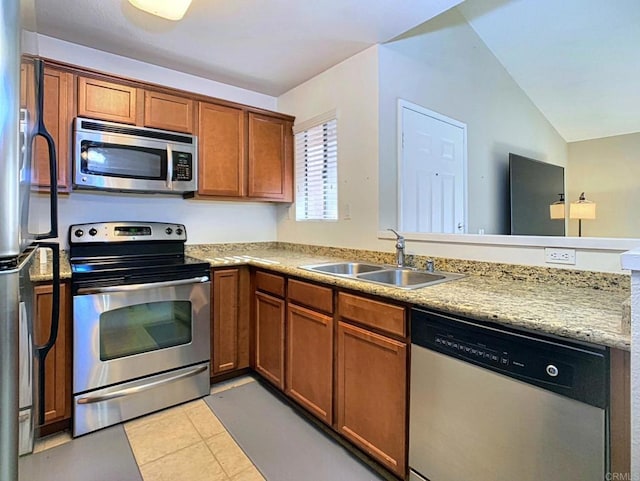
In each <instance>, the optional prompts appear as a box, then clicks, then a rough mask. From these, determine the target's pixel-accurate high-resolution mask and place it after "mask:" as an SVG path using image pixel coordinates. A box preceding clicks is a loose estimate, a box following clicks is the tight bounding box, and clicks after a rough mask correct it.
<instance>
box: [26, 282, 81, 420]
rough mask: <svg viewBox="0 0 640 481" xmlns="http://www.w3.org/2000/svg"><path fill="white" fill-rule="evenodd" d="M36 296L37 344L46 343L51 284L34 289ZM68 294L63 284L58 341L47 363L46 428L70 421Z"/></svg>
mask: <svg viewBox="0 0 640 481" xmlns="http://www.w3.org/2000/svg"><path fill="white" fill-rule="evenodd" d="M34 294H35V299H34V305H35V316H34V331H35V341H36V343H38V344H44V343H45V342H46V341H47V339H49V333H50V332H51V303H52V300H53V287H52V286H51V285H50V284H45V285H39V286H35V288H34ZM68 294H69V290H68V286H67V285H66V284H64V283H62V284H61V285H60V325H59V328H58V338H57V339H56V342H55V344H54V346H53V347H52V348H51V351H49V354H48V355H47V358H46V360H45V374H44V376H45V392H44V406H45V409H44V422H45V425H46V424H50V423H53V422H56V421H62V420H65V419H70V418H71V397H72V394H71V312H70V310H69V308H70V305H71V303H70V302H69V299H68Z"/></svg>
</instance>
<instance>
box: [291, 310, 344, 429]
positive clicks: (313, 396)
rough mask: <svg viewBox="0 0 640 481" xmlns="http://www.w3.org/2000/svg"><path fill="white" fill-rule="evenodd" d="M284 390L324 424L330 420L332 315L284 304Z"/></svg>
mask: <svg viewBox="0 0 640 481" xmlns="http://www.w3.org/2000/svg"><path fill="white" fill-rule="evenodd" d="M286 371H287V382H286V388H285V392H286V393H287V394H288V395H289V396H291V397H292V398H294V399H295V400H296V401H298V402H299V403H300V404H302V405H303V406H304V407H306V408H307V409H308V410H309V411H311V412H312V413H313V414H315V415H316V416H317V417H318V418H320V419H322V420H323V421H324V422H326V423H327V424H331V423H332V421H333V413H332V411H333V402H332V399H333V389H332V386H333V317H329V316H327V315H324V314H320V313H318V312H315V311H312V310H310V309H306V308H304V307H300V306H296V305H295V304H289V305H288V307H287V356H286Z"/></svg>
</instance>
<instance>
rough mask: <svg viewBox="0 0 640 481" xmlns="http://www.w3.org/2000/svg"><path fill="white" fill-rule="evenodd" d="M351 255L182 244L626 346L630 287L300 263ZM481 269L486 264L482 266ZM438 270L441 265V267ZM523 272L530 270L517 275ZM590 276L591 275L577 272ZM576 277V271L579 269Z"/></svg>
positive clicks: (222, 257)
mask: <svg viewBox="0 0 640 481" xmlns="http://www.w3.org/2000/svg"><path fill="white" fill-rule="evenodd" d="M247 246H250V247H247ZM351 252H353V255H351ZM356 253H357V251H349V250H344V249H331V248H325V249H320V250H319V251H318V252H309V251H304V249H303V250H302V251H298V250H296V249H288V248H281V247H278V245H277V244H275V243H273V244H266V247H260V245H257V247H256V245H248V244H238V245H235V246H234V245H233V244H224V245H220V246H218V245H207V246H187V254H188V255H190V256H191V257H195V258H198V259H201V260H204V261H206V262H209V263H210V264H211V266H213V267H224V266H232V265H251V266H255V267H262V268H265V269H269V270H272V271H276V272H280V273H282V274H286V275H290V276H296V277H299V278H304V279H309V280H312V281H317V282H322V283H324V284H327V285H333V286H338V287H343V288H348V289H353V290H356V291H361V292H364V293H368V294H373V295H378V296H381V297H385V298H388V299H390V300H396V301H401V302H407V303H411V304H414V305H415V306H417V307H424V308H428V309H434V310H438V311H445V312H449V313H451V314H457V315H461V316H466V317H470V318H474V319H477V320H479V321H490V322H495V323H500V324H506V325H511V326H514V327H520V328H525V329H528V330H532V331H539V332H541V333H548V334H554V335H557V336H561V337H564V338H568V339H575V340H580V341H586V342H591V343H594V344H600V345H604V346H609V347H614V348H618V349H623V350H627V351H628V350H630V348H631V336H630V334H629V333H628V332H624V331H623V328H622V318H623V304H624V302H625V301H626V299H628V297H629V291H628V290H625V289H624V288H612V289H603V288H600V287H599V288H592V287H583V286H582V285H583V284H585V283H584V282H583V280H582V279H576V281H575V282H547V281H546V280H544V279H542V280H541V279H540V278H539V277H540V276H539V272H537V271H541V270H540V269H537V271H536V268H530V269H528V268H526V267H522V266H518V267H521V269H520V271H518V275H517V276H514V275H513V274H512V275H511V277H505V276H502V277H501V276H499V275H487V273H486V271H485V272H483V271H482V269H479V270H478V272H483V273H482V275H478V274H471V273H468V272H469V271H468V270H467V271H465V272H467V274H466V276H465V277H464V278H462V279H459V280H455V281H451V282H445V283H442V284H436V285H432V286H428V287H424V288H421V289H414V290H404V289H398V288H394V287H386V286H382V285H379V284H372V283H369V282H364V281H359V280H356V279H349V278H342V277H336V276H331V275H327V274H320V273H316V272H311V271H308V270H305V269H301V268H300V266H304V265H313V264H321V263H325V262H333V261H344V260H345V259H348V260H355V259H356V258H357V257H355V255H356ZM336 254H338V255H336ZM389 256H392V254H389V253H379V256H378V257H374V258H371V257H369V258H368V259H366V260H367V261H370V262H375V261H377V262H379V263H385V262H386V263H388V262H390V260H389ZM361 260H365V259H361ZM440 265H445V266H446V265H447V264H446V263H444V262H436V268H438V266H440ZM484 268H485V269H486V264H485V265H484ZM442 269H443V270H446V269H445V268H444V267H443V268H442ZM449 270H451V271H453V270H452V269H449ZM527 270H530V271H531V272H535V274H531V273H526V272H525V273H523V272H524V271H527ZM60 271H61V272H60V274H61V278H62V279H69V278H70V277H71V268H70V266H69V262H68V259H67V258H66V256H64V255H63V256H62V259H61V268H60ZM457 272H460V271H457ZM590 275H593V273H585V274H584V276H590ZM575 276H578V277H580V276H581V274H575ZM31 277H32V280H33V281H34V282H42V281H47V280H51V263H50V262H49V263H48V264H47V265H45V264H42V265H41V264H40V263H39V262H37V260H36V263H35V264H34V267H33V268H32V270H31ZM514 277H515V278H514ZM605 287H606V286H605Z"/></svg>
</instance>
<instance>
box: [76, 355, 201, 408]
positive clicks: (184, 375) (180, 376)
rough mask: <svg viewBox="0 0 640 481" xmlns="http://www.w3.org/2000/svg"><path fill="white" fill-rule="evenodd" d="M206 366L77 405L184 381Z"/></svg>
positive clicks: (83, 399)
mask: <svg viewBox="0 0 640 481" xmlns="http://www.w3.org/2000/svg"><path fill="white" fill-rule="evenodd" d="M207 367H208V366H207V365H206V364H205V365H203V366H197V367H195V368H193V369H191V370H190V371H186V372H182V373H180V374H176V375H175V376H171V377H166V378H164V379H158V380H157V381H152V382H150V383H147V384H142V385H140V386H133V387H127V388H124V389H120V390H118V391H113V392H110V393H107V394H99V395H97V396H85V397H81V398H79V399H78V401H77V403H78V404H93V403H99V402H103V401H109V400H111V399H116V398H119V397H124V396H131V395H132V394H137V393H140V392H143V391H147V390H148V389H153V388H156V387H158V386H161V385H163V384H169V383H172V382H175V381H179V380H180V379H185V378H187V377H191V376H195V375H197V374H200V373H201V372H204V371H206V370H207Z"/></svg>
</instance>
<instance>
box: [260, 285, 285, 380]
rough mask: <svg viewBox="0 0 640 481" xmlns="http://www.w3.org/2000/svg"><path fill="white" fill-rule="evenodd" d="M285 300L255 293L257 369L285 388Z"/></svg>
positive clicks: (268, 378)
mask: <svg viewBox="0 0 640 481" xmlns="http://www.w3.org/2000/svg"><path fill="white" fill-rule="evenodd" d="M284 316H285V301H284V300H283V299H278V298H277V297H273V296H271V295H269V294H265V293H263V292H256V293H255V339H256V346H255V347H256V351H255V369H256V371H258V372H259V373H260V374H262V375H263V376H264V377H265V378H266V379H267V380H269V381H271V382H272V383H273V384H275V385H276V386H277V387H279V388H280V389H284Z"/></svg>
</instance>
